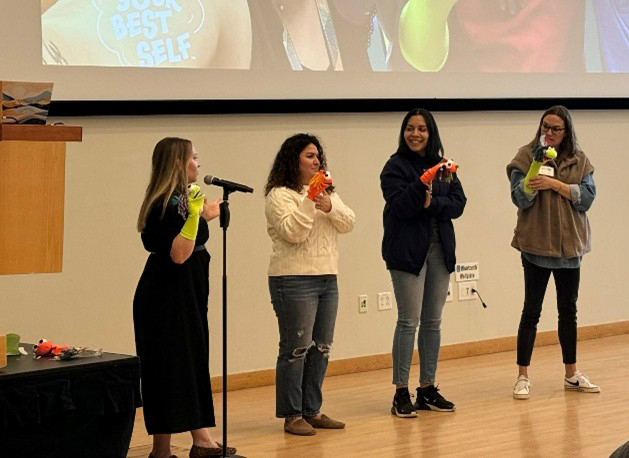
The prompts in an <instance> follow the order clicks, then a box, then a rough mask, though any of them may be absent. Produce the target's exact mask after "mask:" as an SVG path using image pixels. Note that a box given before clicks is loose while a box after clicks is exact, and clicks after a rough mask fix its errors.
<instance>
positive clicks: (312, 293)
mask: <svg viewBox="0 0 629 458" xmlns="http://www.w3.org/2000/svg"><path fill="white" fill-rule="evenodd" d="M325 168H326V159H325V153H324V152H323V148H322V147H321V144H320V142H319V140H318V139H317V137H315V136H313V135H309V134H296V135H293V136H292V137H290V138H288V139H286V141H284V143H283V144H282V146H281V148H280V150H279V152H278V153H277V155H276V157H275V161H274V162H273V166H272V168H271V172H270V173H269V178H268V181H267V184H266V187H265V190H264V192H265V195H266V206H265V213H266V220H267V232H268V233H269V236H270V237H271V240H272V242H273V253H272V254H271V262H270V265H269V291H270V293H271V302H272V303H273V309H274V310H275V314H276V316H277V321H278V325H279V334H280V345H279V355H278V357H277V365H276V370H275V372H276V376H275V386H276V416H277V417H278V418H284V430H285V431H286V432H288V433H291V434H296V435H299V436H311V435H313V434H315V430H314V428H328V429H341V428H343V427H345V424H344V423H342V422H340V421H336V420H333V419H331V418H330V417H328V416H326V415H322V414H321V410H320V409H321V403H322V393H321V385H322V384H323V378H324V377H325V371H326V369H327V366H328V356H329V353H330V350H331V348H332V337H333V335H334V324H335V321H336V311H337V308H338V288H337V283H336V275H337V273H338V267H337V261H338V248H337V243H336V239H337V236H338V234H339V233H341V234H343V233H346V232H350V231H351V230H352V229H353V227H354V212H353V211H352V210H351V209H350V208H349V207H347V206H346V205H345V204H344V203H343V201H342V200H341V198H340V197H339V196H338V194H337V193H336V192H335V191H334V189H333V187H328V188H327V189H326V190H325V191H324V192H322V193H321V194H319V195H318V196H316V197H314V198H313V199H310V198H308V197H307V191H308V187H309V185H308V183H309V182H310V179H311V178H312V177H313V176H314V175H315V174H316V173H317V172H318V171H319V170H322V169H325Z"/></svg>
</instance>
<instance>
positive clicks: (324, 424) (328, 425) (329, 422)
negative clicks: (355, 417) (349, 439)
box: [304, 415, 345, 429]
mask: <svg viewBox="0 0 629 458" xmlns="http://www.w3.org/2000/svg"><path fill="white" fill-rule="evenodd" d="M304 420H306V421H307V422H308V423H310V424H311V425H312V426H314V427H315V428H322V429H343V428H345V423H343V422H342V421H338V420H333V419H332V418H330V417H328V416H327V415H321V418H316V417H304Z"/></svg>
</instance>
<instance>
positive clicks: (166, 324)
mask: <svg viewBox="0 0 629 458" xmlns="http://www.w3.org/2000/svg"><path fill="white" fill-rule="evenodd" d="M177 203H178V199H177V198H172V199H170V202H169V205H168V207H167V209H166V213H165V215H164V217H163V218H162V217H161V203H158V204H157V205H156V206H154V207H153V209H152V210H151V212H150V214H149V216H148V218H147V222H146V227H145V229H144V231H143V232H142V242H143V243H144V248H145V249H146V250H147V251H149V252H151V254H150V255H149V257H148V260H147V261H146V265H145V267H144V272H143V273H142V276H141V278H140V281H139V283H138V287H137V289H136V292H135V297H134V299H133V323H134V329H135V345H136V350H137V354H138V356H139V358H140V368H141V377H142V400H143V404H144V422H145V424H146V430H147V432H148V433H149V434H169V433H179V432H184V431H190V430H193V429H198V428H205V427H211V426H215V425H216V423H215V419H214V404H213V401H212V389H211V386H210V370H209V331H208V319H207V309H208V296H209V264H210V255H209V253H208V252H207V251H206V250H205V248H204V247H203V244H205V242H207V240H208V238H209V231H208V226H207V222H206V221H205V220H204V219H203V218H200V221H199V231H198V234H197V239H196V242H195V246H196V248H195V251H194V252H193V253H192V255H191V256H190V258H189V259H188V260H187V261H186V262H184V263H183V264H176V263H174V262H173V261H172V259H171V257H170V249H171V246H172V243H173V240H174V238H175V237H176V236H177V234H179V232H180V231H181V228H182V227H183V224H184V222H185V220H184V218H183V217H182V216H181V215H180V214H179V213H178V205H177Z"/></svg>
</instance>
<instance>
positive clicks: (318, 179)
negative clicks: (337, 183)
mask: <svg viewBox="0 0 629 458" xmlns="http://www.w3.org/2000/svg"><path fill="white" fill-rule="evenodd" d="M308 184H309V187H308V199H310V200H315V197H317V196H318V195H319V194H321V193H322V192H323V191H325V190H326V189H327V187H328V186H332V177H331V175H330V172H326V171H325V170H319V171H318V172H317V173H316V174H315V175H314V176H313V177H312V178H311V179H310V183H308Z"/></svg>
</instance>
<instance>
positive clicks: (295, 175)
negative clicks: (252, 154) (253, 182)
mask: <svg viewBox="0 0 629 458" xmlns="http://www.w3.org/2000/svg"><path fill="white" fill-rule="evenodd" d="M308 145H314V146H315V147H316V148H317V151H319V154H318V155H317V158H318V159H319V164H320V167H321V169H324V170H325V169H327V161H326V158H325V152H324V151H323V147H322V146H321V142H320V141H319V139H318V138H317V137H316V136H314V135H311V134H303V133H302V134H295V135H293V136H291V137H288V138H287V139H286V140H284V143H282V146H281V147H280V150H279V151H278V152H277V155H276V156H275V160H274V161H273V166H272V167H271V171H270V172H269V178H268V179H267V182H266V186H265V187H264V195H265V196H266V195H267V194H268V193H269V192H271V189H273V188H276V187H280V186H285V187H287V188H289V189H292V190H293V191H296V192H299V193H301V192H302V190H303V184H302V183H301V181H300V180H299V155H300V154H301V152H302V151H303V150H304V149H306V147H307V146H308ZM332 190H333V187H332V186H330V187H328V188H327V189H326V191H327V192H332Z"/></svg>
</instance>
